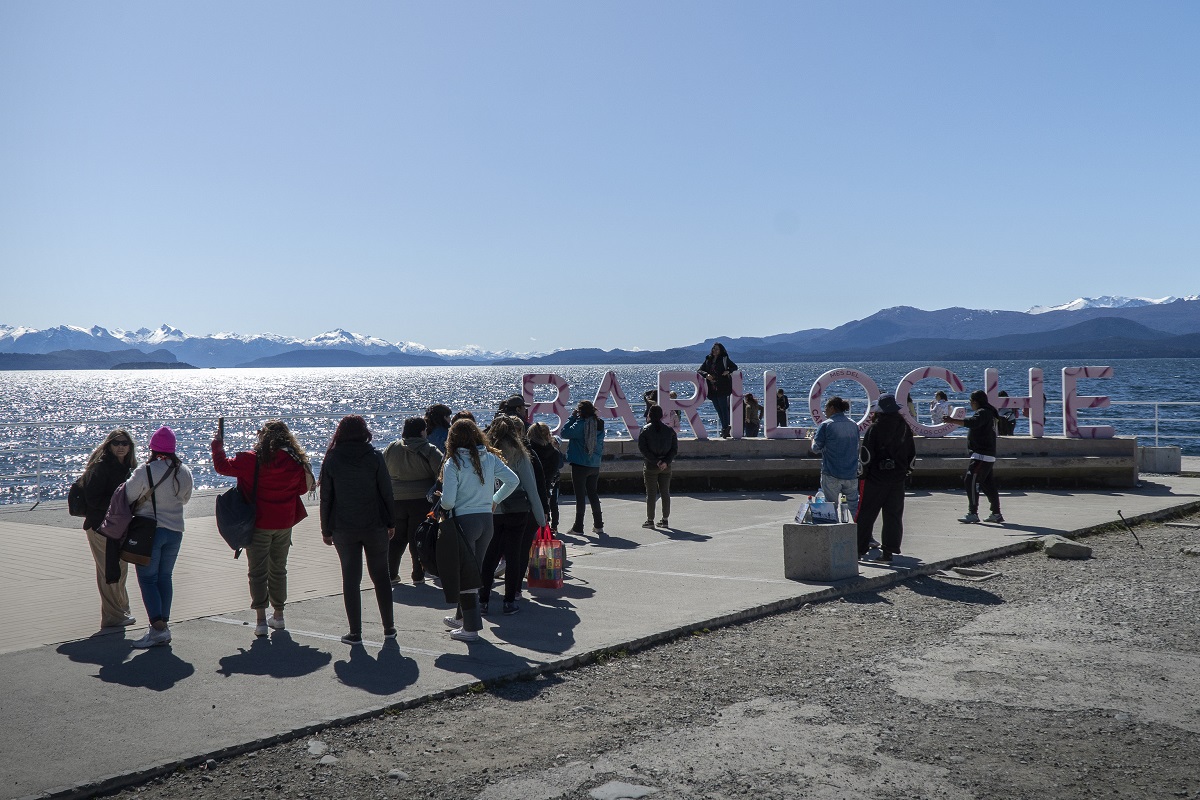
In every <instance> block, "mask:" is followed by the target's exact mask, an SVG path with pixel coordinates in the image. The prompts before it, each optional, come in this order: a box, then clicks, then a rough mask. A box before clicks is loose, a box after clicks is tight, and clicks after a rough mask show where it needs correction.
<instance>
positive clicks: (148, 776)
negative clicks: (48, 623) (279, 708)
mask: <svg viewBox="0 0 1200 800" xmlns="http://www.w3.org/2000/svg"><path fill="white" fill-rule="evenodd" d="M1197 511H1200V500H1193V501H1189V502H1187V503H1182V504H1180V505H1177V506H1172V507H1170V508H1165V509H1159V510H1157V511H1152V512H1149V513H1145V514H1138V515H1135V516H1131V517H1127V518H1126V519H1127V520H1128V521H1129V524H1130V525H1140V524H1145V523H1148V522H1162V521H1165V520H1169V519H1174V518H1177V517H1183V516H1188V515H1190V514H1193V513H1195V512H1197ZM1123 528H1124V525H1123V523H1122V522H1121V521H1120V520H1119V519H1117V520H1113V521H1111V522H1105V523H1100V524H1097V525H1090V526H1087V527H1085V528H1079V529H1076V530H1074V531H1071V532H1069V533H1067V534H1065V535H1066V536H1067V537H1068V538H1071V539H1078V538H1084V537H1088V536H1095V535H1098V534H1100V533H1105V532H1111V531H1114V530H1120V529H1123ZM1039 546H1040V543H1039V542H1038V541H1037V540H1036V539H1030V540H1025V541H1020V542H1014V543H1012V544H1006V545H1002V546H1000V547H994V548H990V549H988V550H982V551H979V552H977V553H972V554H970V555H966V556H959V557H956V558H950V559H945V560H942V561H936V562H931V563H927V564H919V565H917V566H916V567H913V568H911V569H907V568H906V569H903V570H894V571H891V572H888V573H885V574H883V575H877V576H875V577H871V578H864V577H861V576H860V577H856V578H847V579H845V580H842V581H836V582H834V583H832V584H831V585H829V586H828V587H827V588H825V589H821V590H818V591H816V592H812V593H809V594H805V595H802V596H799V597H791V598H786V599H784V600H778V601H775V602H773V603H767V604H764V605H759V606H754V607H752V608H748V609H744V610H742V611H736V612H733V613H731V614H724V615H722V616H719V617H713V618H711V619H708V620H704V621H701V622H696V623H692V624H689V625H685V626H681V627H677V628H672V629H669V630H666V631H662V632H660V633H655V634H651V635H649V636H642V637H639V638H637V639H630V640H628V641H625V642H621V643H617V644H613V645H609V646H607V647H603V648H598V649H595V650H590V651H587V652H584V653H578V654H576V655H573V656H570V657H568V658H561V659H556V660H553V661H547V662H543V663H541V664H538V665H537V666H533V667H527V668H525V669H520V670H515V671H513V672H509V673H507V674H505V675H502V676H498V677H495V678H489V679H487V680H483V681H479V680H472V681H465V682H463V683H462V684H460V685H457V686H453V687H450V688H448V689H443V690H441V691H437V692H430V693H428V694H424V695H421V696H419V697H412V698H409V699H407V700H401V701H398V702H395V703H387V704H385V705H381V706H375V707H370V708H364V709H360V710H358V711H355V712H353V713H351V714H342V715H338V716H334V717H328V718H326V719H320V720H313V721H311V722H308V723H307V724H305V725H302V726H300V727H297V728H293V729H289V730H286V731H281V732H279V733H275V734H271V735H269V736H264V737H260V738H257V739H253V740H250V741H247V742H243V743H240V744H236V745H230V746H228V747H223V748H220V749H217V750H211V751H207V752H204V753H198V754H195V755H191V756H186V757H183V758H176V759H170V760H167V761H161V762H158V763H156V764H152V765H150V766H147V767H143V768H141V769H137V770H131V771H128V772H122V773H116V774H113V775H107V776H105V777H103V778H99V779H96V780H90V781H84V782H80V783H76V784H72V785H69V786H61V787H56V788H54V789H50V790H47V791H45V792H40V793H38V794H33V795H26V796H24V797H22V798H19V800H50V799H51V798H53V799H54V800H74V798H85V797H92V796H95V795H103V794H111V793H114V792H117V791H119V790H121V789H124V788H127V787H129V786H134V785H138V784H143V783H146V782H148V781H151V780H153V779H155V778H158V777H162V776H164V775H169V774H170V773H172V772H176V771H178V770H180V769H189V768H192V767H196V766H199V765H201V764H204V763H205V762H207V761H209V760H210V759H212V760H217V761H221V760H225V759H229V758H232V757H234V756H239V755H244V754H246V753H251V752H254V751H256V750H261V749H263V748H265V747H270V746H272V745H276V744H284V743H286V742H291V741H295V740H297V739H301V738H303V737H306V736H311V735H313V734H316V733H320V732H321V731H324V730H329V729H332V728H338V727H344V726H346V725H353V724H355V723H357V722H363V721H365V720H368V719H374V718H377V717H381V716H384V715H386V714H389V713H393V712H397V711H405V710H407V709H411V708H416V707H418V706H421V705H425V704H427V703H432V702H436V701H438V700H444V699H447V698H450V697H456V696H458V695H462V694H468V693H471V692H478V691H482V690H484V689H486V688H487V687H491V686H498V685H502V684H504V683H508V682H510V681H518V680H529V679H533V678H536V677H538V676H540V675H547V674H552V673H556V672H561V671H564V670H569V669H575V668H577V667H581V666H585V665H587V664H591V663H593V662H595V661H600V660H603V659H605V658H607V657H610V656H614V655H624V654H627V653H635V652H638V651H640V650H645V649H647V648H650V647H653V646H655V645H658V644H663V643H665V642H669V641H673V640H675V639H680V638H682V637H684V636H688V635H691V634H695V633H698V632H707V631H710V630H715V629H719V628H725V627H730V626H733V625H739V624H742V623H745V622H752V621H754V620H757V619H761V618H763V617H767V616H771V615H773V614H777V613H780V612H783V611H791V610H794V609H797V608H800V607H802V606H805V605H809V604H811V603H821V602H827V601H829V600H835V599H838V598H840V597H845V596H847V595H852V594H857V593H859V592H866V591H872V590H878V589H883V588H887V587H891V586H895V585H898V584H901V583H904V582H905V581H907V580H909V579H912V578H918V577H925V576H928V575H932V574H934V573H937V572H939V571H941V570H943V569H947V568H949V567H956V566H965V565H969V564H978V563H982V562H987V561H992V560H994V559H997V558H1004V557H1007V556H1012V555H1018V554H1020V553H1025V552H1029V551H1033V550H1037V549H1038V548H1039Z"/></svg>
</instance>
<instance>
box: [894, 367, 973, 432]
mask: <svg viewBox="0 0 1200 800" xmlns="http://www.w3.org/2000/svg"><path fill="white" fill-rule="evenodd" d="M926 378H941V379H942V380H944V381H945V382H946V383H947V384H949V385H950V388H951V390H953V391H955V392H961V391H962V390H963V382H962V380H961V379H959V377H958V376H957V375H955V374H954V373H953V372H951V371H950V370H948V369H946V368H945V367H918V368H917V369H914V370H913V371H912V372H910V373H908V374H907V375H905V376H904V377H903V378H901V379H900V383H898V384H896V402H897V403H899V404H900V416H902V417H904V419H905V420H907V421H908V427H910V428H912V429H913V433H916V434H919V435H921V436H945V435H946V434H948V433H950V431H952V430H954V429H955V428H957V427H958V426H957V425H951V424H950V423H949V422H943V423H938V424H937V425H922V424H921V423H920V422H919V421H917V420H915V419H913V418H912V414H910V413H909V411H908V395H909V393H910V392H911V391H912V387H913V386H914V385H916V383H917V381H920V380H925V379H926Z"/></svg>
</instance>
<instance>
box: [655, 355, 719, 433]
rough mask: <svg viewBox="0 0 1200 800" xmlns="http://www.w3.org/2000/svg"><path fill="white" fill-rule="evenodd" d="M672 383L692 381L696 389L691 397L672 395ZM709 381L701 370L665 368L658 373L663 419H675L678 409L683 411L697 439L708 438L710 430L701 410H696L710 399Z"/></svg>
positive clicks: (659, 400) (659, 398)
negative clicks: (703, 419) (701, 416)
mask: <svg viewBox="0 0 1200 800" xmlns="http://www.w3.org/2000/svg"><path fill="white" fill-rule="evenodd" d="M672 383H690V384H691V385H692V386H694V387H695V388H696V391H695V393H693V394H692V396H691V397H671V384H672ZM707 383H708V381H706V380H704V378H703V377H702V376H701V375H700V373H699V372H689V371H687V370H663V371H662V372H659V373H658V404H659V406H661V407H662V410H663V419H674V417H675V411H676V409H678V410H679V411H682V412H683V415H684V416H685V417H687V420H688V424H689V425H691V426H692V432H693V433H695V434H696V438H697V439H707V438H708V431H707V430H705V429H704V423H703V422H701V421H700V412H698V411H697V410H696V409H697V408H699V407H700V406H701V404H703V403H704V401H705V400H707V399H708V389H707V388H706V387H705V384H707Z"/></svg>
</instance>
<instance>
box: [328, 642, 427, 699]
mask: <svg viewBox="0 0 1200 800" xmlns="http://www.w3.org/2000/svg"><path fill="white" fill-rule="evenodd" d="M333 672H334V674H335V675H337V677H338V680H340V681H341V682H342V683H343V684H345V685H346V686H353V687H355V688H356V689H362V690H363V691H366V692H370V693H371V694H395V693H396V692H399V691H400V690H401V689H404V688H405V687H406V686H411V685H412V684H414V683H416V681H417V676H418V675H419V674H420V672H421V670H420V667H418V666H417V662H416V661H413V660H412V659H411V658H405V657H404V655H403V654H402V653H401V652H400V645H398V644H396V641H395V640H394V639H388V640H387V641H385V642H384V643H383V648H382V649H381V650H380V651H379V657H378V658H372V657H371V654H370V653H369V652H367V648H365V647H363V646H362V645H355V646H353V647H351V648H350V660H349V661H338V662H335V663H334V665H333Z"/></svg>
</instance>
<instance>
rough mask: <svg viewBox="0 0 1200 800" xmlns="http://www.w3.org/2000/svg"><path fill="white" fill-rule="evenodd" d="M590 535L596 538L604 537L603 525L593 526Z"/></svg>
mask: <svg viewBox="0 0 1200 800" xmlns="http://www.w3.org/2000/svg"><path fill="white" fill-rule="evenodd" d="M592 533H593V534H595V535H596V536H603V535H604V526H603V525H593V526H592Z"/></svg>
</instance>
